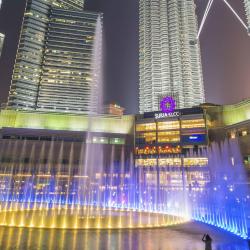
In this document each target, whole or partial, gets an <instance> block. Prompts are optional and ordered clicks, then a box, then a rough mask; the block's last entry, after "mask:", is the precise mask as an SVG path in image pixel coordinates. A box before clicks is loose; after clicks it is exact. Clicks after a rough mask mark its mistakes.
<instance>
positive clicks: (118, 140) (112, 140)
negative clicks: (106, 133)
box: [109, 138, 125, 145]
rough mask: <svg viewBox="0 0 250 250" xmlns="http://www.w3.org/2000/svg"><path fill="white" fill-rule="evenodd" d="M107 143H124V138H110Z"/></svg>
mask: <svg viewBox="0 0 250 250" xmlns="http://www.w3.org/2000/svg"><path fill="white" fill-rule="evenodd" d="M109 143H110V144H115V145H124V144H125V139H124V138H110V139H109Z"/></svg>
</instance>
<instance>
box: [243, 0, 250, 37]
mask: <svg viewBox="0 0 250 250" xmlns="http://www.w3.org/2000/svg"><path fill="white" fill-rule="evenodd" d="M244 4H245V10H246V15H247V22H248V32H249V33H250V0H244Z"/></svg>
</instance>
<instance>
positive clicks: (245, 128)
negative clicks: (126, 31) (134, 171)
mask: <svg viewBox="0 0 250 250" xmlns="http://www.w3.org/2000/svg"><path fill="white" fill-rule="evenodd" d="M118 114H119V112H118ZM118 114H117V113H116V114H104V115H102V116H98V117H92V118H88V117H87V116H82V115H71V114H57V113H43V112H24V111H13V110H7V109H3V110H2V111H1V115H0V128H1V130H0V145H1V162H2V163H3V164H1V166H2V167H4V168H5V169H6V165H11V164H13V163H15V164H16V163H17V162H22V163H25V162H30V160H31V159H30V157H31V152H32V147H34V144H35V145H36V146H35V147H36V150H35V151H36V152H37V153H36V152H34V155H36V154H40V151H41V149H42V147H44V148H45V149H44V150H45V153H44V155H45V156H44V159H43V164H44V165H46V164H47V163H48V161H49V159H48V157H46V155H49V148H50V145H51V142H53V145H54V147H55V149H53V156H54V157H57V158H59V153H60V147H61V144H62V142H63V144H64V148H65V149H64V150H65V152H68V153H66V154H64V158H63V159H60V161H63V162H64V164H65V166H66V165H67V164H68V163H69V162H72V165H75V167H72V169H77V168H78V165H79V158H80V154H81V152H82V151H81V149H82V147H83V145H87V144H96V145H103V149H104V162H106V165H109V163H110V161H111V159H110V155H111V151H112V150H115V153H114V155H115V159H116V160H117V161H119V159H121V154H124V156H123V158H125V161H126V160H128V161H130V162H131V158H132V159H133V162H134V166H135V167H136V168H140V169H143V170H145V171H146V172H147V171H149V172H150V173H151V172H152V171H154V169H155V167H158V169H159V170H160V171H161V170H162V171H168V169H169V168H171V169H173V168H177V167H178V166H179V167H180V166H182V167H183V168H189V169H190V171H189V175H190V176H189V177H188V178H187V179H189V180H190V183H189V184H193V182H195V183H196V185H198V184H199V183H200V185H203V184H204V183H205V182H206V181H207V171H206V170H205V167H204V166H206V165H207V161H208V160H207V157H206V155H205V154H204V152H205V151H206V148H207V146H208V145H209V144H211V143H213V142H221V141H223V140H225V139H226V138H232V139H233V138H238V139H239V144H240V147H241V152H242V155H243V161H244V163H245V165H246V167H247V168H248V169H249V167H250V140H249V139H250V100H244V101H242V102H240V103H237V104H234V105H225V106H220V105H213V104H203V105H201V106H199V107H194V108H188V109H180V110H174V111H173V112H170V113H164V112H151V113H144V114H139V115H118ZM24 143H25V147H26V150H23V152H22V154H21V156H20V155H19V156H18V159H14V157H13V155H14V153H13V152H14V151H16V152H20V151H22V149H23V147H24V146H23V145H24ZM72 145H73V146H72ZM72 147H73V148H74V150H73V151H74V155H73V156H72V155H70V153H69V152H70V149H71V148H72ZM33 150H34V149H33ZM46 152H47V153H46ZM34 155H33V156H32V157H33V158H37V157H36V156H34ZM20 157H21V158H22V159H20ZM70 157H71V158H72V157H73V158H74V159H73V160H72V159H71V160H70ZM37 164H38V163H37ZM39 164H41V162H39ZM202 167H204V171H201V170H202ZM66 168H67V167H66ZM192 169H193V172H192V171H191V170H192ZM149 178H150V177H149ZM169 178H170V177H169ZM170 179H171V178H170ZM192 180H194V181H192ZM177 182H178V181H177ZM197 183H198V184H197ZM198 186H199V185H198Z"/></svg>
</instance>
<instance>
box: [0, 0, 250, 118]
mask: <svg viewBox="0 0 250 250" xmlns="http://www.w3.org/2000/svg"><path fill="white" fill-rule="evenodd" d="M229 2H230V3H231V4H232V6H233V7H235V10H237V11H238V13H239V14H240V16H241V17H242V18H243V19H244V21H246V18H245V16H244V9H243V3H242V2H243V0H242V1H241V0H230V1H229ZM206 3H207V0H196V4H197V12H198V16H199V19H201V17H202V13H203V12H204V9H205V5H206ZM24 4H25V0H3V6H2V10H1V12H0V32H3V33H5V34H6V40H5V44H4V50H3V54H2V57H1V59H0V102H6V100H7V95H8V90H9V85H10V81H11V74H12V70H13V65H14V61H15V55H16V49H17V42H18V37H19V34H18V32H19V30H20V26H21V21H22V15H23V11H24ZM85 7H86V8H85V9H86V10H94V11H101V12H103V13H104V56H105V58H104V62H105V66H104V73H105V76H104V82H105V86H104V96H105V102H107V103H108V102H117V103H118V104H120V105H121V106H123V107H125V108H126V111H127V112H126V113H137V112H138V88H139V87H138V83H139V77H138V75H139V68H138V63H139V62H138V57H139V56H138V36H139V34H138V19H139V17H138V0H86V6H85ZM200 40H201V50H202V63H203V74H204V82H205V93H206V101H207V102H213V103H218V104H225V103H233V102H237V101H240V100H242V99H244V98H248V97H250V87H249V83H250V37H249V36H248V35H247V32H246V31H245V30H244V29H243V27H242V26H241V24H240V23H239V22H238V20H237V19H236V18H235V17H234V16H233V15H232V13H231V12H230V10H229V9H228V8H227V7H226V6H225V5H224V3H223V2H222V1H221V0H215V4H214V6H213V8H212V10H211V13H210V16H209V17H208V19H207V22H206V24H205V27H204V29H203V32H202V34H201V39H200Z"/></svg>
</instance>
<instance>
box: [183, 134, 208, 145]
mask: <svg viewBox="0 0 250 250" xmlns="http://www.w3.org/2000/svg"><path fill="white" fill-rule="evenodd" d="M206 142H207V136H206V134H192V135H183V136H182V143H185V144H201V143H202V144H206Z"/></svg>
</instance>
